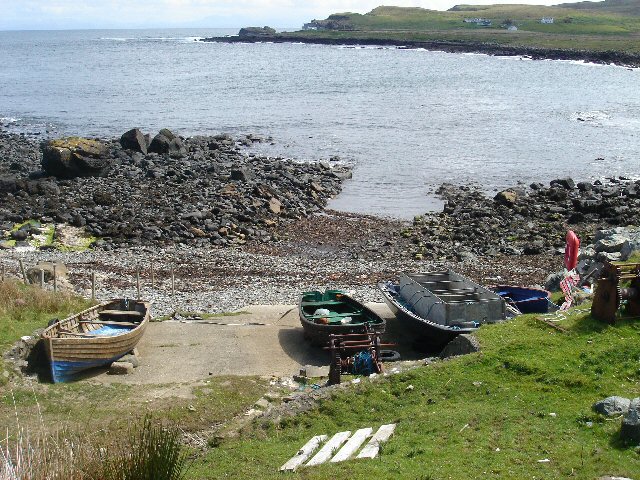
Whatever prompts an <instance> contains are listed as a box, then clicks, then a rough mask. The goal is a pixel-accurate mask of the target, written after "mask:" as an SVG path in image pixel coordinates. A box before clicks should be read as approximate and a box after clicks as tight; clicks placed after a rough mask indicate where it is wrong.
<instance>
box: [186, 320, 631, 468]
mask: <svg viewBox="0 0 640 480" xmlns="http://www.w3.org/2000/svg"><path fill="white" fill-rule="evenodd" d="M561 325H562V326H563V327H564V328H567V329H568V330H569V331H570V333H568V334H564V333H560V332H558V331H556V330H554V329H552V328H549V327H548V326H547V325H544V324H543V323H541V322H539V321H537V320H536V319H535V316H522V317H519V318H517V319H516V320H514V321H512V322H508V323H504V324H501V325H494V326H486V327H483V328H482V329H481V330H480V332H479V340H480V342H481V344H482V346H483V350H482V352H481V353H479V354H474V355H469V356H465V357H459V358H456V359H453V360H450V361H446V362H440V363H438V364H436V365H431V366H426V367H421V368H419V369H416V370H413V371H410V372H405V373H401V374H397V375H394V376H391V377H389V378H388V379H385V380H383V381H378V382H374V383H368V382H363V383H362V384H360V385H359V386H357V387H352V388H351V389H350V390H349V391H348V392H346V393H340V394H337V395H336V396H335V397H334V398H333V399H331V400H327V401H324V402H322V403H321V404H320V405H319V407H318V408H317V409H315V410H314V411H312V412H311V413H308V414H305V415H301V416H298V417H295V418H292V419H287V420H284V421H282V422H281V423H279V424H277V425H273V424H261V423H255V424H254V425H253V426H252V428H251V429H250V430H249V431H248V432H246V433H245V434H244V436H243V437H242V438H241V439H238V440H234V441H229V442H227V443H223V444H222V445H221V446H219V447H218V448H216V449H214V450H212V451H210V452H209V453H208V454H207V455H206V456H205V457H204V458H202V459H200V460H199V461H197V462H196V464H195V465H194V466H193V468H192V469H191V471H190V477H189V478H198V479H200V478H221V477H222V476H223V474H224V476H225V478H262V479H269V478H281V476H280V474H279V472H278V468H279V467H280V466H281V465H282V464H284V463H285V462H286V461H287V460H288V459H289V458H290V457H291V456H293V455H294V454H295V452H296V451H297V450H298V449H299V448H300V447H301V446H302V445H303V444H304V443H305V442H306V441H307V440H309V439H310V438H311V437H312V436H313V435H317V434H322V433H325V434H333V433H336V432H338V431H342V430H347V429H348V430H355V429H358V428H362V427H366V426H373V427H377V426H379V425H381V424H384V423H390V422H396V423H398V428H397V430H396V433H395V436H394V437H393V438H392V439H391V440H390V441H389V442H388V443H387V444H386V445H385V446H384V448H383V452H382V455H381V456H380V458H379V459H376V460H366V461H365V460H362V461H347V462H344V463H342V464H338V465H326V466H321V467H318V468H315V467H314V468H313V469H308V470H305V469H302V470H301V471H299V472H298V473H296V474H293V475H290V476H288V478H305V479H325V478H335V479H343V478H344V479H365V478H408V479H422V478H434V479H440V478H456V479H465V478H478V476H479V475H481V476H482V478H534V477H535V478H561V477H567V476H573V477H575V478H596V477H597V476H599V475H604V474H615V475H620V476H631V477H632V476H633V475H635V474H636V473H637V472H638V471H639V470H640V455H639V454H638V453H637V452H636V450H635V449H634V448H632V447H629V446H625V445H622V444H621V442H620V441H619V438H618V430H619V428H620V421H619V419H616V420H613V421H610V420H608V419H604V418H602V417H600V416H599V415H596V414H595V413H594V412H593V411H592V408H591V406H592V404H593V403H594V402H595V401H597V400H599V399H601V398H604V397H606V396H609V395H614V394H617V395H622V396H626V397H636V396H639V395H640V386H639V383H638V381H639V380H640V344H639V343H638V341H637V338H638V334H639V333H640V323H637V322H633V321H621V322H620V323H619V324H617V325H616V326H608V325H603V324H600V323H598V322H596V321H594V320H593V319H591V318H590V316H589V315H587V314H586V313H584V311H583V310H579V311H578V312H577V313H576V311H574V313H573V315H571V316H570V317H569V318H568V319H567V320H563V321H562V322H561ZM409 385H413V387H414V388H413V390H408V389H407V387H408V386H409ZM552 414H555V415H552ZM589 422H591V423H592V425H590V423H589ZM544 459H549V460H550V461H549V462H548V463H547V462H545V463H540V462H538V460H544Z"/></svg>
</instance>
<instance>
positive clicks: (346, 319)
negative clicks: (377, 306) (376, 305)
mask: <svg viewBox="0 0 640 480" xmlns="http://www.w3.org/2000/svg"><path fill="white" fill-rule="evenodd" d="M298 308H299V313H300V323H302V328H303V329H304V337H305V339H307V340H309V341H311V343H312V344H313V345H319V346H325V345H326V344H327V342H328V341H329V335H338V334H339V335H344V334H349V333H364V332H365V324H367V323H368V324H369V325H370V326H371V327H372V328H373V329H374V330H375V331H376V332H378V333H384V330H385V327H386V321H385V320H384V319H383V318H382V317H380V316H379V315H378V314H377V313H375V312H374V311H373V310H371V309H370V308H369V307H366V306H365V305H363V304H362V303H360V302H358V301H357V300H355V299H354V298H352V297H350V296H349V295H348V294H347V293H346V292H343V291H342V290H326V291H325V292H324V293H322V292H318V291H312V292H304V293H303V294H302V296H301V297H300V302H299V306H298Z"/></svg>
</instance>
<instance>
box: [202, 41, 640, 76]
mask: <svg viewBox="0 0 640 480" xmlns="http://www.w3.org/2000/svg"><path fill="white" fill-rule="evenodd" d="M201 41H202V42H215V43H307V44H317V45H345V46H358V45H361V46H380V47H389V46H392V47H398V48H407V49H418V48H422V49H425V50H430V51H443V52H448V53H483V54H487V55H492V56H513V57H526V58H531V59H533V60H573V61H584V62H588V63H597V64H602V65H609V64H614V65H617V66H622V67H628V68H640V54H634V53H627V52H619V51H591V50H574V49H550V48H537V47H525V46H509V45H499V44H495V43H483V42H455V41H449V40H429V41H416V40H395V39H382V38H329V37H302V36H291V35H281V34H280V35H269V36H243V37H240V36H234V37H209V38H203V39H201Z"/></svg>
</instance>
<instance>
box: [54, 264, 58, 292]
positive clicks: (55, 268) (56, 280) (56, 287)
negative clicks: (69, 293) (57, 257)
mask: <svg viewBox="0 0 640 480" xmlns="http://www.w3.org/2000/svg"><path fill="white" fill-rule="evenodd" d="M56 270H57V266H56V264H55V263H54V264H53V291H54V292H57V291H58V274H57V273H56Z"/></svg>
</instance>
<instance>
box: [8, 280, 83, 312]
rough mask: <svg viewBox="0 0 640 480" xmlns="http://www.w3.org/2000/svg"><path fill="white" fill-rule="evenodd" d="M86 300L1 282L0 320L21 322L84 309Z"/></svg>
mask: <svg viewBox="0 0 640 480" xmlns="http://www.w3.org/2000/svg"><path fill="white" fill-rule="evenodd" d="M85 303H86V301H85V300H83V299H81V298H79V297H77V296H75V295H72V294H70V293H67V292H57V293H54V292H51V291H47V290H42V289H40V288H36V287H32V286H27V285H24V284H23V283H22V282H18V281H15V280H6V281H4V282H0V318H2V317H8V318H9V319H11V320H16V321H20V320H22V319H26V318H29V317H30V316H32V315H33V314H34V313H36V314H54V313H57V312H60V311H67V310H73V309H75V308H77V307H82V306H84V305H85Z"/></svg>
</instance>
